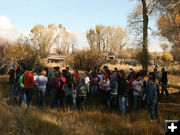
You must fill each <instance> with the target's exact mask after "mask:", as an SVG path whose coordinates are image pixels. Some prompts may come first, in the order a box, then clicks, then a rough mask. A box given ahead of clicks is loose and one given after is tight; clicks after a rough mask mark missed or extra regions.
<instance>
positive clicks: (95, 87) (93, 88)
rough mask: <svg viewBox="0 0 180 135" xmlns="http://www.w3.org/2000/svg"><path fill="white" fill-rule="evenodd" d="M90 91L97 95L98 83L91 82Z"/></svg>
mask: <svg viewBox="0 0 180 135" xmlns="http://www.w3.org/2000/svg"><path fill="white" fill-rule="evenodd" d="M91 92H92V94H93V95H98V85H94V84H92V86H91Z"/></svg>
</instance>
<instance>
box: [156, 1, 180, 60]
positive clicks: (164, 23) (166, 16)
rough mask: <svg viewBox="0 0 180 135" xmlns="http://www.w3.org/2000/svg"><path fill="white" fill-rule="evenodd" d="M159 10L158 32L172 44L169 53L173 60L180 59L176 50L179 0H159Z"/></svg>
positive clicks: (179, 46) (179, 43)
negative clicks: (160, 12)
mask: <svg viewBox="0 0 180 135" xmlns="http://www.w3.org/2000/svg"><path fill="white" fill-rule="evenodd" d="M159 10H160V11H162V14H161V16H160V17H159V18H158V20H157V26H158V30H159V31H158V34H159V35H160V36H162V37H164V38H166V39H168V41H169V42H170V43H171V44H172V48H171V49H172V50H171V53H172V55H173V56H174V58H175V60H180V59H179V57H178V55H177V53H176V52H177V50H180V1H179V0H171V1H167V0H164V1H161V2H160V3H159Z"/></svg>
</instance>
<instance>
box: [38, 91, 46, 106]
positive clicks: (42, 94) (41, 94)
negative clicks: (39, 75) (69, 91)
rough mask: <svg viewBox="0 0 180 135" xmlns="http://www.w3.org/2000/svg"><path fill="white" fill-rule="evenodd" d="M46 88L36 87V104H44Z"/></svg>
mask: <svg viewBox="0 0 180 135" xmlns="http://www.w3.org/2000/svg"><path fill="white" fill-rule="evenodd" d="M45 96H46V88H38V106H45Z"/></svg>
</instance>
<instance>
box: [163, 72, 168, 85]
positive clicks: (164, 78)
mask: <svg viewBox="0 0 180 135" xmlns="http://www.w3.org/2000/svg"><path fill="white" fill-rule="evenodd" d="M161 82H162V83H167V82H168V79H167V72H163V73H162V78H161Z"/></svg>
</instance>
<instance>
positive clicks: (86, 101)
mask: <svg viewBox="0 0 180 135" xmlns="http://www.w3.org/2000/svg"><path fill="white" fill-rule="evenodd" d="M90 97H91V93H90V92H87V94H86V99H85V104H86V105H87V104H88V102H89V100H90Z"/></svg>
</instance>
